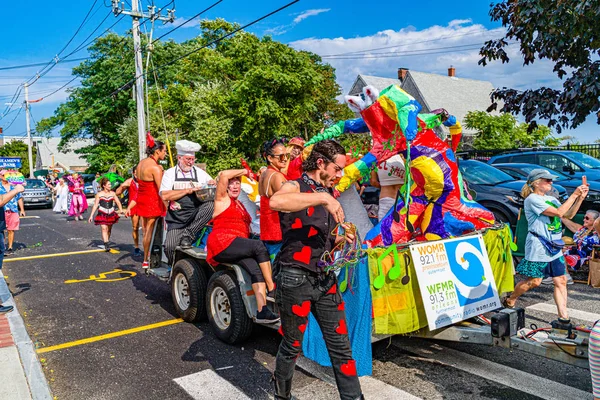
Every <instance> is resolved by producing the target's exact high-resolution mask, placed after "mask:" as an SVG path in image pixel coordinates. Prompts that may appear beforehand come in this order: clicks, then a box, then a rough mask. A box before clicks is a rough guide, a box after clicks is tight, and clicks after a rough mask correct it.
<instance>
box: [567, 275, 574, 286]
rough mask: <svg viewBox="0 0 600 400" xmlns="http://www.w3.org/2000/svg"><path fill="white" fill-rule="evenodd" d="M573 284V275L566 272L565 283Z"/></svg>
mask: <svg viewBox="0 0 600 400" xmlns="http://www.w3.org/2000/svg"><path fill="white" fill-rule="evenodd" d="M572 284H573V277H572V276H571V274H569V273H567V285H572Z"/></svg>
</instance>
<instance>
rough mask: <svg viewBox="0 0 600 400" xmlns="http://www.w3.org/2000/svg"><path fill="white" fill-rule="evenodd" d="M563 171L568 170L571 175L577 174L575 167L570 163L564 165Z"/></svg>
mask: <svg viewBox="0 0 600 400" xmlns="http://www.w3.org/2000/svg"><path fill="white" fill-rule="evenodd" d="M562 169H563V172H568V173H570V174H571V175H573V174H575V171H574V170H573V167H571V166H570V165H563V168H562Z"/></svg>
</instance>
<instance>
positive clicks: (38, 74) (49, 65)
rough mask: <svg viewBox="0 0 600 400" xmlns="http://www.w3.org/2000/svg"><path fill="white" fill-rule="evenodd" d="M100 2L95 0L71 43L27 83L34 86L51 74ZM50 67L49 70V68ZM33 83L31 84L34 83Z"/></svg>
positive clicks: (72, 37) (70, 40)
mask: <svg viewBox="0 0 600 400" xmlns="http://www.w3.org/2000/svg"><path fill="white" fill-rule="evenodd" d="M97 2H98V0H94V2H93V3H92V6H91V7H90V9H89V10H88V12H87V14H86V15H85V17H84V18H83V21H81V24H79V27H78V28H77V30H76V31H75V33H74V34H73V35H72V36H71V38H70V39H69V41H68V42H67V44H65V45H64V46H63V48H62V49H61V50H60V51H59V52H58V53H57V54H56V56H55V57H54V58H53V59H52V60H50V61H49V62H48V63H47V64H46V66H45V67H43V68H42V69H41V72H39V71H38V73H37V74H36V75H34V76H33V77H32V78H30V79H29V80H28V81H27V83H28V84H30V85H31V84H32V83H33V82H35V81H37V80H38V79H40V78H41V77H42V76H44V75H46V74H47V73H48V72H50V70H52V68H54V66H55V65H56V64H58V61H59V57H60V55H61V54H62V52H63V51H65V49H66V48H67V47H68V46H69V44H71V42H72V41H73V39H75V36H77V34H78V33H79V31H80V30H81V28H83V26H84V25H85V24H86V22H87V20H88V17H89V16H90V13H91V12H92V10H93V9H94V7H95V6H96V3H97ZM53 63H54V64H53ZM48 67H49V68H48ZM32 80H33V82H30V81H32Z"/></svg>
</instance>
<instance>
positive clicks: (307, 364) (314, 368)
mask: <svg viewBox="0 0 600 400" xmlns="http://www.w3.org/2000/svg"><path fill="white" fill-rule="evenodd" d="M296 365H297V366H298V367H299V368H301V369H302V370H304V371H305V372H307V373H309V374H310V375H312V376H314V377H315V378H317V379H320V381H318V382H315V383H314V384H312V385H309V386H306V387H303V388H300V389H296V388H295V387H294V389H292V394H293V395H294V396H296V397H297V398H298V399H300V400H303V399H306V400H320V399H324V400H325V399H331V398H337V397H339V395H338V393H337V388H336V386H335V378H334V377H333V370H332V369H331V368H328V367H323V366H321V365H319V364H317V363H316V362H314V361H312V360H310V359H308V358H306V357H300V358H298V362H297V363H296ZM359 380H360V386H361V388H362V391H363V394H364V395H365V398H366V399H377V400H418V399H420V398H419V397H416V396H413V395H412V394H410V393H408V392H405V391H404V390H401V389H398V388H397V387H394V386H392V385H388V384H387V383H385V382H382V381H380V380H378V379H375V378H373V377H371V376H361V377H360V378H359Z"/></svg>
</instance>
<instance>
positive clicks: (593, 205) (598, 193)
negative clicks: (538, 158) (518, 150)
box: [494, 164, 600, 211]
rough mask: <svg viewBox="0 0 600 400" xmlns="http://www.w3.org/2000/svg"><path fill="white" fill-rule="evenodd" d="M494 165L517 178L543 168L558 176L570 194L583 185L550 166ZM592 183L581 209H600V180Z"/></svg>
mask: <svg viewBox="0 0 600 400" xmlns="http://www.w3.org/2000/svg"><path fill="white" fill-rule="evenodd" d="M494 167H496V168H498V169H499V170H501V171H504V172H506V173H507V174H509V175H510V176H512V177H513V178H515V179H527V175H529V173H530V172H531V171H533V170H534V169H538V168H542V169H545V170H546V171H548V172H550V173H551V174H552V175H556V176H558V179H557V180H556V181H555V182H557V183H558V184H559V185H560V186H562V187H564V188H565V189H567V193H568V194H569V196H570V195H571V194H572V193H573V192H574V191H575V189H576V188H577V187H578V186H579V185H581V179H577V178H573V177H572V176H570V175H567V174H563V173H562V172H558V171H553V170H551V169H549V168H546V167H543V166H541V165H535V164H494ZM588 184H589V185H590V191H589V193H588V195H587V197H586V198H585V200H584V201H583V203H582V204H581V208H580V210H581V211H586V210H598V209H600V182H598V181H588Z"/></svg>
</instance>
